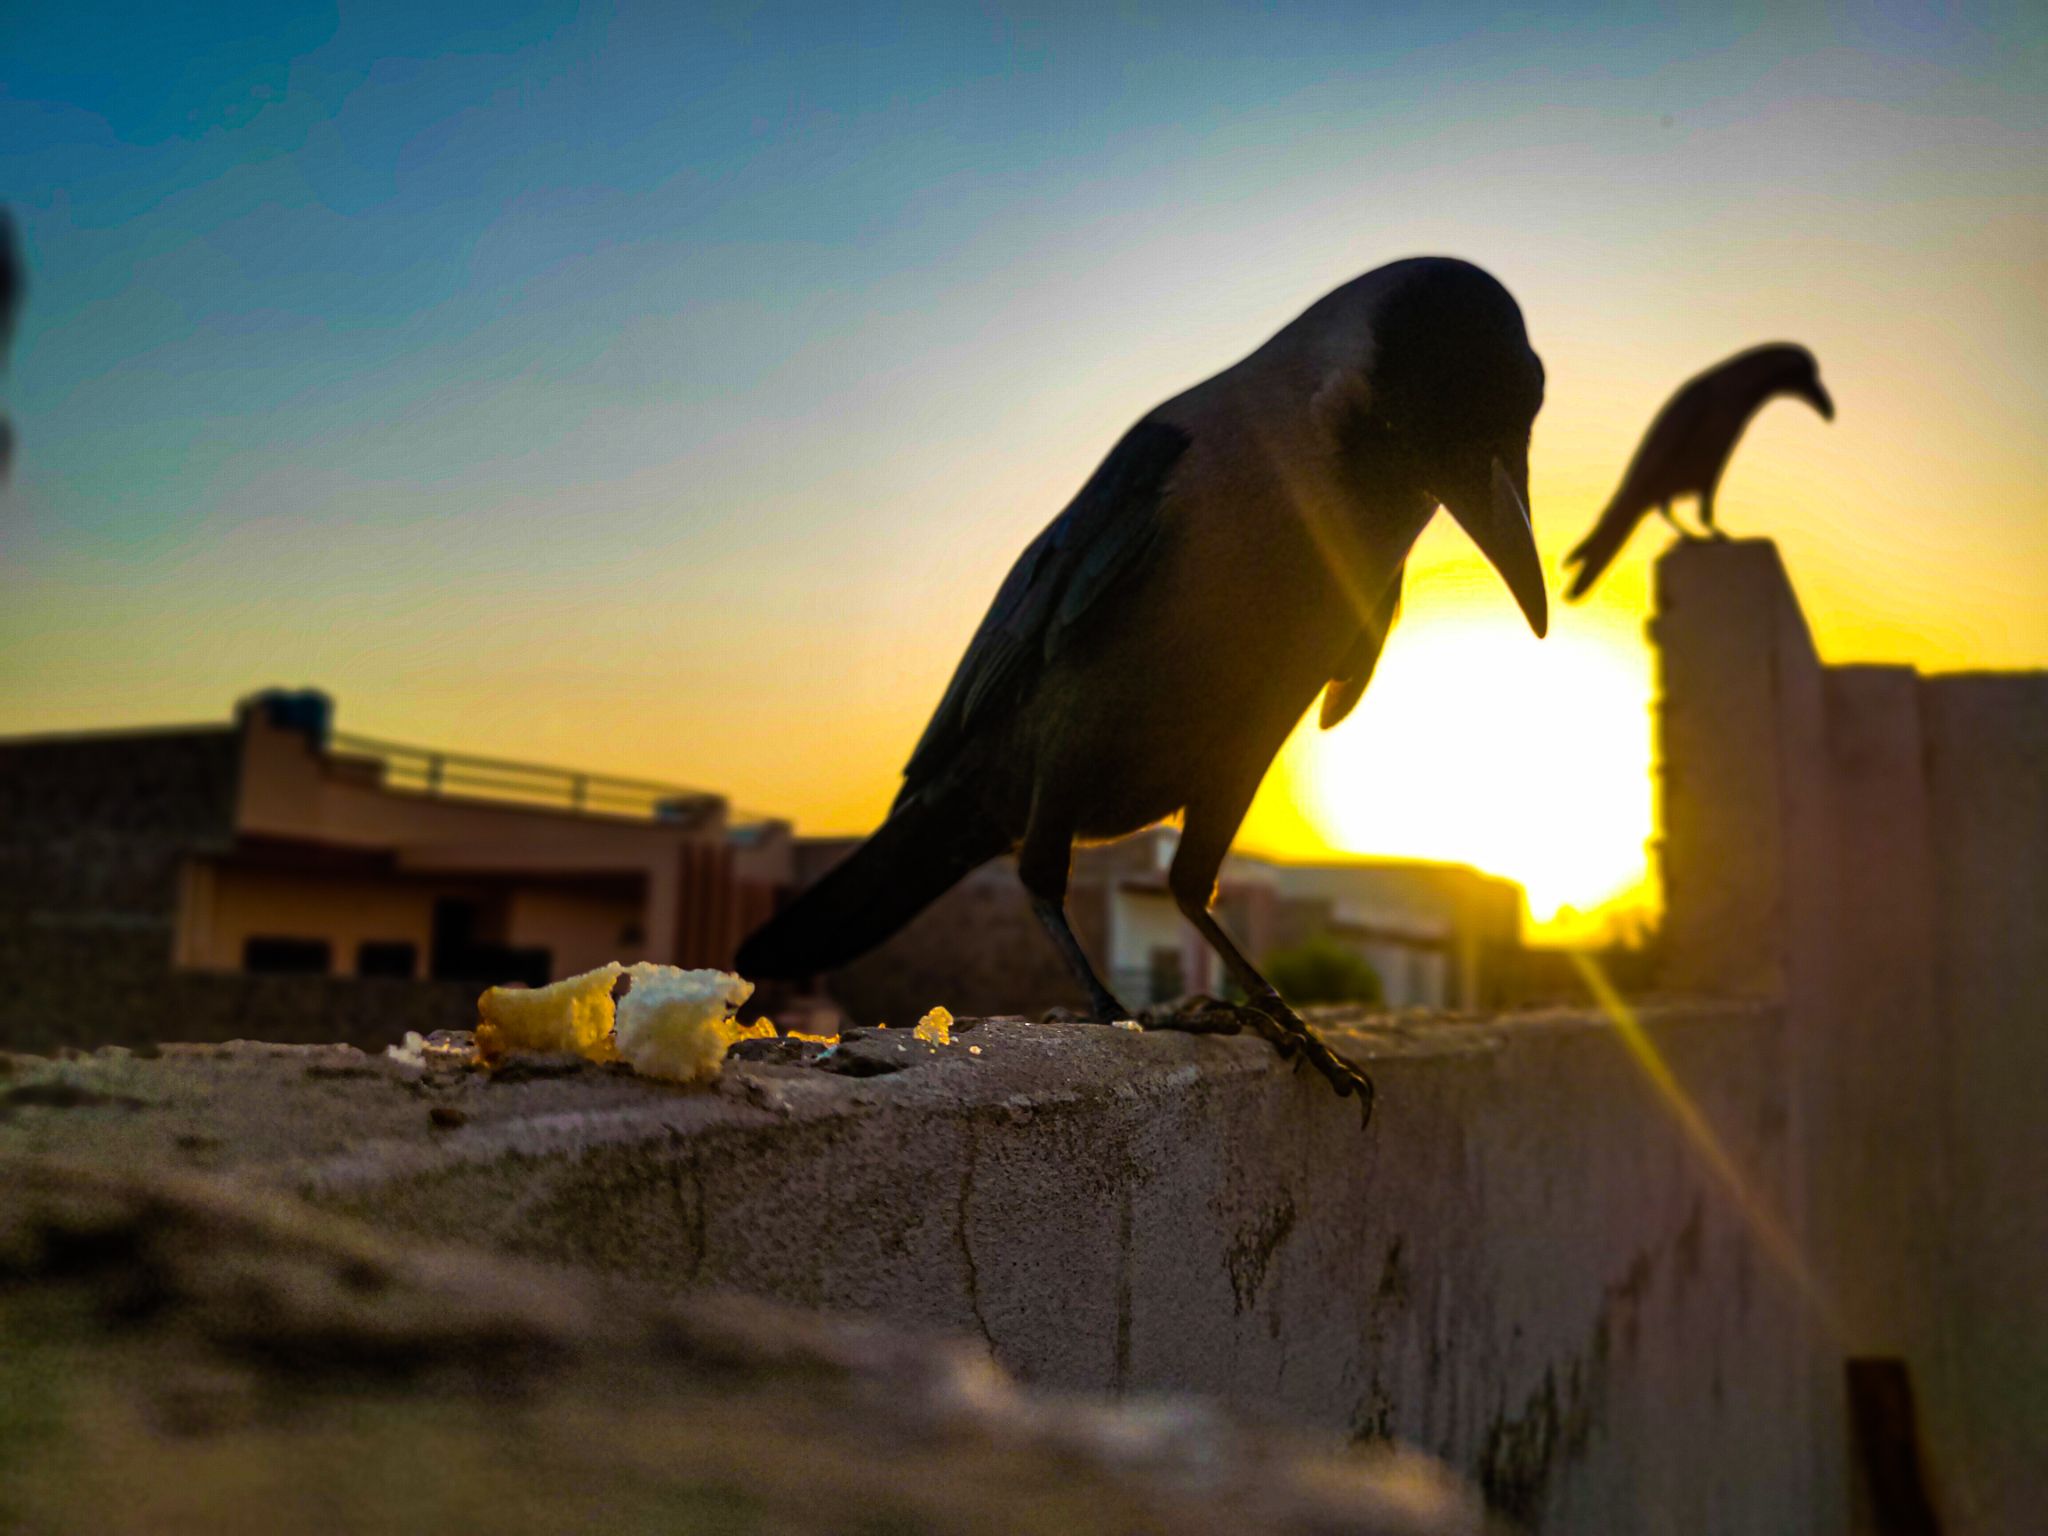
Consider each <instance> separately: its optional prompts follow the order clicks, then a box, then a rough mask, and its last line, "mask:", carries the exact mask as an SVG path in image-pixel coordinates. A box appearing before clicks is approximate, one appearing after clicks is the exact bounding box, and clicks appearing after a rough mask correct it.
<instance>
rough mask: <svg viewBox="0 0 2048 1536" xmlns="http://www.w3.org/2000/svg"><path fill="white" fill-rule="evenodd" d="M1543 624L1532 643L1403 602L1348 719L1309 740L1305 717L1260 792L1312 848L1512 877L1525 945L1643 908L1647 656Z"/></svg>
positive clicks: (1627, 644) (1623, 643)
mask: <svg viewBox="0 0 2048 1536" xmlns="http://www.w3.org/2000/svg"><path fill="white" fill-rule="evenodd" d="M1417 608H1420V609H1421V611H1415V610H1416V609H1417ZM1559 617H1560V618H1561V619H1566V622H1563V623H1561V624H1559V626H1558V627H1557V628H1555V629H1554V630H1553V631H1552V633H1551V635H1550V637H1549V638H1548V639H1547V640H1541V641H1539V640H1537V639H1536V638H1535V637H1534V636H1533V635H1531V634H1530V633H1529V632H1528V630H1527V629H1526V628H1524V627H1523V626H1522V623H1521V620H1520V618H1519V616H1518V615H1516V614H1515V613H1514V611H1513V610H1512V609H1511V608H1507V609H1504V610H1503V609H1502V608H1501V607H1500V605H1498V604H1493V603H1486V604H1478V603H1473V604H1467V603H1451V604H1439V605H1434V606H1428V607H1425V606H1423V605H1420V604H1417V605H1414V606H1413V607H1411V610H1410V612H1409V614H1408V615H1407V616H1405V617H1404V618H1403V619H1402V621H1401V623H1400V624H1399V625H1397V626H1396V628H1395V631H1394V634H1393V637H1392V638H1391V640H1390V641H1389V642H1388V645H1387V650H1386V653H1385V655H1384V656H1382V657H1381V660H1380V665H1379V669H1378V671H1377V673H1376V674H1375V676H1374V678H1373V682H1372V686H1371V688H1370V689H1369V690H1367V693H1366V696H1365V698H1364V700H1363V701H1362V702H1361V703H1360V704H1359V706H1358V709H1357V711H1356V713H1354V714H1353V715H1352V716H1351V718H1350V719H1348V720H1346V721H1345V722H1344V723H1343V724H1342V725H1340V726H1339V727H1338V728H1337V729H1336V730H1334V731H1331V732H1327V733H1325V732H1320V731H1318V730H1316V729H1315V723H1314V715H1313V712H1311V715H1310V718H1309V720H1308V722H1307V723H1306V724H1305V725H1304V727H1303V729H1302V730H1300V731H1298V732H1297V733H1296V735H1295V737H1294V738H1293V740H1292V741H1291V742H1290V743H1289V745H1288V748H1287V751H1286V753H1285V754H1284V755H1283V758H1282V764H1281V772H1280V773H1278V774H1276V775H1275V776H1274V778H1275V779H1276V780H1277V781H1279V782H1278V783H1276V784H1275V786H1274V787H1275V788H1276V789H1278V790H1279V791H1280V792H1281V793H1283V794H1285V795H1286V796H1287V797H1289V798H1291V799H1292V800H1293V801H1294V802H1295V804H1294V806H1293V807H1292V809H1293V810H1294V811H1295V812H1296V813H1297V815H1298V818H1299V822H1305V824H1306V827H1305V830H1306V831H1308V832H1309V833H1310V834H1312V835H1313V837H1314V838H1315V839H1316V840H1318V841H1320V842H1321V843H1323V844H1324V847H1325V850H1335V851H1342V852H1350V853H1359V854H1377V855H1388V856H1394V857H1408V858H1426V859H1440V860H1445V861H1449V862H1455V863H1463V864H1471V865H1473V866H1475V867H1477V868H1479V869H1483V870H1486V871H1488V872H1489V873H1493V874H1499V875H1505V876H1507V877H1508V878H1510V879H1512V880H1515V881H1518V882H1520V883H1521V885H1522V886H1523V887H1524V888H1525V889H1526V890H1527V892H1528V895H1529V909H1530V916H1531V919H1532V920H1533V922H1534V924H1535V926H1536V929H1537V932H1538V934H1539V936H1542V937H1547V938H1576V937H1588V936H1591V935H1593V934H1595V933H1597V932H1599V931H1600V930H1601V929H1602V928H1604V927H1605V925H1606V922H1607V918H1608V915H1609V914H1610V913H1611V912H1612V911H1613V910H1614V909H1615V908H1616V907H1617V906H1619V907H1623V908H1628V907H1639V906H1643V905H1646V904H1648V901H1649V868H1648V843H1649V839H1650V837H1651V834H1652V817H1653V796H1652V783H1651V716H1650V701H1651V680H1650V657H1649V653H1648V651H1647V648H1646V647H1644V646H1643V645H1642V643H1641V642H1640V641H1639V640H1636V639H1635V638H1634V636H1633V634H1632V633H1630V632H1629V631H1620V632H1617V631H1616V629H1615V628H1614V626H1612V625H1605V626H1596V625H1594V624H1586V623H1581V624H1579V625H1576V626H1575V625H1574V624H1573V623H1572V622H1571V621H1570V619H1569V618H1567V617H1566V616H1565V615H1560V616H1559ZM1596 909H1604V910H1602V911H1599V912H1596Z"/></svg>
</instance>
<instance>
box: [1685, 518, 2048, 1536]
mask: <svg viewBox="0 0 2048 1536" xmlns="http://www.w3.org/2000/svg"><path fill="white" fill-rule="evenodd" d="M1654 633H1655V637H1656V639H1657V642H1658V645H1659V650H1660V661H1661V666H1662V684H1663V695H1664V697H1663V701H1662V706H1661V710H1660V717H1659V718H1660V730H1661V738H1662V739H1661V755H1662V759H1663V818H1662V819H1663V823H1664V831H1663V845H1662V858H1663V869H1664V878H1665V886H1666V892H1665V896H1666V903H1667V916H1666V921H1665V931H1664V936H1663V939H1664V958H1665V964H1666V974H1665V980H1666V982H1667V983H1668V984H1670V985H1672V986H1676V987H1680V988H1685V989H1688V990H1719V991H1735V992H1742V993H1749V994H1752V995H1758V996H1775V997H1780V998H1782V999H1784V1001H1785V1004H1786V1011H1787V1019H1788V1036H1787V1048H1786V1070H1787V1071H1788V1073H1789V1075H1790V1078H1791V1084H1792V1094H1791V1103H1792V1106H1793V1138H1794V1143H1795V1145H1796V1146H1797V1148H1798V1149H1799V1151H1798V1160H1797V1173H1798V1177H1797V1179H1796V1180H1795V1183H1794V1188H1793V1191H1792V1194H1793V1199H1792V1205H1791V1210H1792V1213H1793V1220H1794V1225H1795V1230H1796V1233H1797V1237H1798V1240H1799V1242H1800V1244H1801V1246H1802V1249H1803V1251H1804V1252H1805V1253H1806V1254H1807V1255H1808V1262H1809V1263H1810V1265H1811V1266H1812V1269H1813V1271H1814V1273H1815V1275H1816V1277H1817V1281H1818V1293H1819V1305H1818V1306H1817V1307H1816V1309H1815V1312H1814V1329H1813V1337H1812V1340H1811V1345H1812V1348H1813V1350H1814V1358H1815V1372H1814V1377H1813V1382H1812V1393H1813V1412H1814V1414H1815V1416H1816V1422H1817V1423H1818V1424H1820V1425H1821V1426H1822V1433H1821V1434H1820V1435H1819V1436H1818V1437H1817V1440H1816V1444H1815V1456H1816V1471H1815V1475H1816V1480H1817V1482H1816V1486H1817V1487H1818V1488H1819V1489H1820V1490H1821V1491H1822V1492H1823V1493H1824V1494H1826V1493H1829V1492H1831V1491H1839V1493H1840V1495H1841V1497H1842V1499H1843V1500H1844V1502H1845V1508H1844V1509H1842V1510H1839V1511H1834V1512H1831V1513H1830V1521H1831V1524H1830V1526H1829V1528H1835V1526H1836V1524H1838V1523H1839V1521H1840V1520H1841V1519H1848V1518H1853V1519H1863V1520H1869V1519H1874V1518H1875V1513H1874V1511H1872V1510H1871V1509H1870V1508H1868V1507H1867V1500H1868V1498H1869V1497H1870V1489H1869V1487H1868V1486H1866V1480H1865V1479H1864V1478H1863V1477H1862V1476H1861V1475H1860V1472H1861V1469H1860V1467H1859V1466H1858V1465H1857V1464H1856V1463H1855V1462H1854V1460H1853V1458H1851V1457H1850V1456H1849V1455H1848V1446H1849V1432H1848V1428H1847V1422H1846V1420H1847V1404H1846V1402H1845V1400H1844V1392H1843V1377H1842V1364H1843V1362H1844V1361H1845V1360H1847V1359H1849V1358H1852V1357H1862V1356H1879V1357H1891V1358H1897V1359H1901V1360H1903V1361H1904V1362H1905V1363H1906V1364H1907V1366H1908V1368H1909V1370H1910V1372H1911V1376H1912V1380H1913V1383H1914V1386H1915V1389H1916V1394H1917V1397H1918V1403H1919V1416H1920V1425H1921V1430H1922V1434H1923V1440H1924V1446H1925V1449H1926V1452H1927V1455H1928V1461H1929V1467H1930V1472H1931V1476H1932V1478H1933V1479H1934V1482H1935V1485H1936V1486H1935V1494H1936V1498H1937V1502H1938V1504H1939V1505H1940V1507H1941V1510H1942V1513H1943V1514H1944V1515H1945V1516H1946V1517H1947V1519H1948V1520H1949V1522H1950V1526H1951V1528H1952V1529H1957V1530H1966V1531H1978V1530H1981V1531H2009V1530H2020V1529H2024V1528H2025V1527H2026V1525H2027V1523H2028V1521H2029V1520H2030V1519H2031V1518H2032V1516H2033V1514H2034V1513H2036V1512H2038V1509H2039V1508H2040V1506H2041V1505H2042V1503H2043V1502H2044V1500H2048V1475H2044V1472H2043V1470H2042V1468H2043V1463H2042V1460H2041V1458H2040V1456H2039V1447H2040V1446H2041V1445H2042V1444H2044V1443H2048V1287H2044V1286H2043V1285H2042V1284H2041V1262H2042V1256H2043V1255H2044V1254H2048V1176H2044V1169H2048V1135H2044V1133H2043V1132H2042V1130H2041V1129H2040V1127H2041V1125H2042V1121H2041V1117H2040V1115H2039V1111H2038V1106H2037V1104H2036V1103H2035V1099H2036V1098H2037V1095H2038V1090H2039V1086H2040V1085H2041V1084H2042V1083H2044V1082H2048V676H2044V675H2043V674H2039V673H2035V674H2021V675H2007V676H1997V677H1991V676H1960V677H1928V678H1923V677H1920V676H1918V675H1916V674H1915V673H1913V672H1912V671H1910V670H1908V669H1904V668H1891V667H1828V666H1824V665H1823V664H1822V662H1821V660H1820V658H1819V657H1818V656H1817V654H1816V653H1815V651H1814V648H1813V645H1812V642H1811V640H1810V638H1809V636H1808V634H1807V630H1806V626H1805V622H1804V620H1803V618H1802V617H1801V615H1800V612H1799V606H1798V600H1797V598H1796V596H1795V595H1794V593H1793V590H1792V587H1791V583H1790V581H1789V579H1788V578H1787V576H1786V573H1785V571H1784V568H1783V566H1782V564H1781V563H1780V561H1779V559H1778V556H1777V552H1776V550H1775V549H1774V548H1773V547H1772V546H1771V545H1769V544H1768V543H1762V542H1749V541H1744V542H1736V543H1730V544H1714V545H1684V546H1680V547H1679V548H1678V549H1676V550H1674V551H1673V552H1672V553H1671V554H1669V555H1667V556H1666V557H1665V558H1664V559H1663V560H1662V561H1661V562H1660V563H1659V566H1658V611H1657V618H1656V622H1655V629H1654Z"/></svg>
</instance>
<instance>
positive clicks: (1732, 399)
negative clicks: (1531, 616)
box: [1564, 341, 1835, 601]
mask: <svg viewBox="0 0 2048 1536" xmlns="http://www.w3.org/2000/svg"><path fill="white" fill-rule="evenodd" d="M1778 395H1797V396H1798V397H1799V398H1800V399H1801V400H1804V401H1806V402H1807V403H1808V404H1809V405H1811V406H1812V407H1813V408H1814V409H1815V410H1816V411H1819V412H1820V413H1821V415H1822V416H1823V417H1825V418H1826V419H1827V420H1829V421H1833V420H1834V419H1835V403H1834V401H1832V400H1830V399H1829V398H1828V392H1827V391H1826V390H1825V389H1822V388H1821V386H1820V365H1819V364H1818V363H1816V362H1814V360H1813V354H1812V353H1811V352H1809V351H1807V350H1806V348H1804V347H1802V346H1797V345H1795V344H1794V343H1792V342H1789V341H1779V342H1772V343H1771V344H1769V345H1768V346H1762V347H1753V348H1751V349H1750V350H1749V351H1747V352H1738V353H1736V354H1735V356H1733V357H1731V358H1729V359H1728V360H1727V361H1726V362H1721V363H1716V364H1715V365H1714V366H1713V367H1711V368H1709V369H1708V370H1707V371H1706V372H1705V373H1703V374H1701V375H1700V376H1699V377H1698V378H1695V379H1693V380H1691V381H1690V382H1688V383H1686V384H1684V385H1682V386H1681V387H1680V388H1679V391H1678V393H1677V394H1675V395H1673V396H1672V397H1671V399H1670V400H1669V401H1668V402H1666V404H1665V406H1664V409H1663V410H1661V411H1659V412H1658V413H1657V419H1656V420H1655V421H1653V422H1651V423H1650V430H1649V431H1648V432H1645V433H1644V434H1643V440H1642V442H1641V444H1640V445H1639V446H1638V447H1637V448H1636V456H1635V457H1634V458H1633V459H1631V460H1630V461H1629V466H1628V473H1627V474H1625V475H1623V476H1622V477H1621V488H1620V489H1619V490H1617V491H1616V492H1615V493H1614V499H1613V500H1611V501H1609V502H1608V503H1607V510H1606V511H1605V512H1602V513H1601V514H1600V520H1599V521H1598V522H1597V523H1595V524H1594V525H1593V531H1592V532H1591V533H1589V534H1587V535H1586V537H1585V538H1584V539H1582V540H1581V541H1580V542H1579V546H1578V548H1576V549H1574V550H1573V551H1572V552H1571V553H1570V554H1568V555H1566V556H1565V557H1564V563H1565V564H1566V565H1576V566H1578V567H1579V571H1578V574H1577V575H1576V576H1574V577H1573V578H1572V585H1571V590H1570V591H1569V592H1567V593H1566V594H1565V595H1566V596H1567V597H1569V598H1571V599H1572V600H1573V601H1577V600H1578V599H1579V598H1581V597H1584V596H1585V595H1586V593H1587V591H1588V590H1589V589H1590V588H1591V587H1592V585H1593V583H1594V582H1595V581H1597V580H1598V579H1599V577H1600V573H1601V572H1602V571H1604V570H1606V569H1607V567H1608V565H1609V564H1610V563H1611V562H1612V561H1613V559H1614V557H1615V556H1616V555H1618V554H1620V553H1621V546H1622V545H1623V544H1625V543H1627V542H1628V536H1629V535H1630V534H1631V533H1633V532H1635V527H1636V524H1637V523H1640V522H1641V521H1642V520H1643V517H1644V515H1645V514H1646V513H1648V512H1649V511H1650V510H1651V509H1652V508H1655V509H1656V510H1657V511H1658V512H1659V513H1661V514H1662V515H1663V518H1664V520H1665V521H1666V522H1668V523H1669V524H1671V526H1672V528H1674V529H1675V530H1677V532H1678V533H1679V534H1680V535H1682V536H1685V537H1688V538H1689V537H1691V535H1689V534H1686V532H1685V530H1684V529H1683V528H1680V527H1679V525H1678V519H1677V518H1675V517H1673V516H1672V515H1671V503H1672V502H1673V501H1675V500H1677V499H1678V498H1679V497H1680V496H1697V497H1698V498H1699V508H1700V524H1701V526H1702V527H1704V528H1705V529H1706V530H1707V531H1708V532H1709V533H1711V534H1713V535H1715V536H1716V537H1721V536H1722V535H1721V532H1720V530H1719V529H1718V528H1716V527H1715V526H1714V490H1715V488H1716V487H1717V486H1719V485H1720V483H1721V476H1722V475H1723V474H1724V473H1725V472H1726V471H1727V468H1728V458H1729V455H1731V454H1732V453H1734V452H1735V443H1736V440H1737V439H1738V438H1740V437H1741V436H1742V429H1743V428H1744V427H1746V426H1748V425H1749V418H1750V417H1752V416H1754V415H1755V414H1756V413H1757V412H1758V411H1760V410H1762V409H1763V407H1764V404H1765V403H1766V402H1767V401H1769V400H1771V399H1772V398H1774V397H1775V396H1778Z"/></svg>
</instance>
